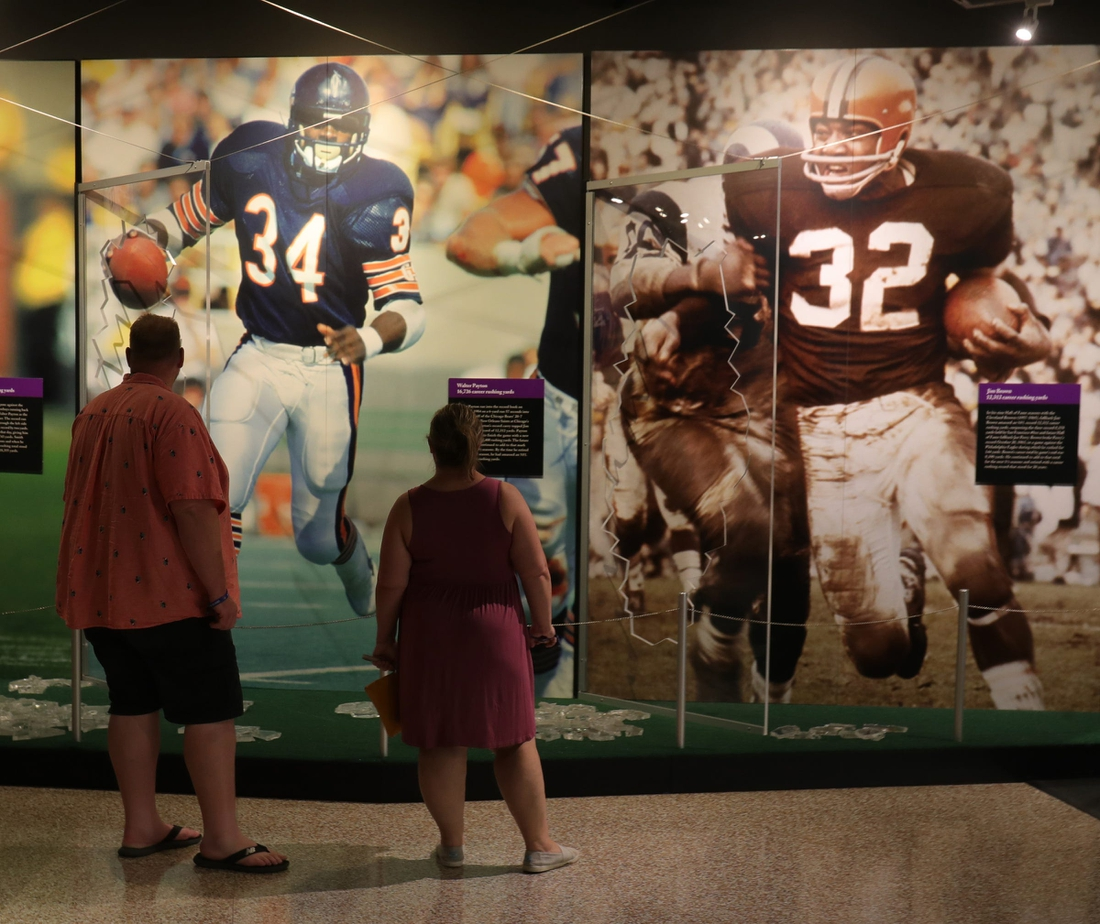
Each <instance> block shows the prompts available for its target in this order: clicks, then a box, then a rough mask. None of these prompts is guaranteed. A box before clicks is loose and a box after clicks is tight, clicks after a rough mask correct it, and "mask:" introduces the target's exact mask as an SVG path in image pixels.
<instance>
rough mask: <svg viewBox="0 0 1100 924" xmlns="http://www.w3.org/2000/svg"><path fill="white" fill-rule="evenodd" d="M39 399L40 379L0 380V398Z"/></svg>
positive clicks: (40, 390) (40, 391)
mask: <svg viewBox="0 0 1100 924" xmlns="http://www.w3.org/2000/svg"><path fill="white" fill-rule="evenodd" d="M41 397H42V380H41V379H0V398H41Z"/></svg>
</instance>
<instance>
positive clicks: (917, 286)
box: [726, 55, 1050, 709]
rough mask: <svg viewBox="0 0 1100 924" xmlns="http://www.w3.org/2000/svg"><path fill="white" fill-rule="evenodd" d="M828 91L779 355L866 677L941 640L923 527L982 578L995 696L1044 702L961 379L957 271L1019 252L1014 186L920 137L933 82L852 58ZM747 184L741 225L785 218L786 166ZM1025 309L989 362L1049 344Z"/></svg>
mask: <svg viewBox="0 0 1100 924" xmlns="http://www.w3.org/2000/svg"><path fill="white" fill-rule="evenodd" d="M811 97H812V98H811V119H810V127H811V129H812V131H813V147H812V148H811V149H810V150H809V151H807V152H805V153H804V154H803V155H802V157H801V158H799V157H788V158H787V159H786V160H785V161H784V163H783V166H782V169H783V176H782V184H783V188H782V206H781V207H782V211H781V215H780V221H781V226H780V232H779V238H780V239H779V246H780V248H781V251H780V252H781V256H782V270H781V274H780V298H779V309H780V319H779V325H780V326H779V349H780V358H781V361H782V363H783V365H784V368H785V370H786V374H787V379H788V383H789V386H790V392H791V394H792V398H793V400H794V402H795V403H796V404H798V405H799V406H800V411H799V429H800V436H801V444H802V452H803V459H804V464H805V469H806V483H807V501H808V505H809V513H810V530H811V534H812V543H813V553H814V560H815V562H816V565H817V572H818V575H819V577H820V580H821V586H822V590H823V591H824V593H825V597H826V599H827V601H828V603H829V605H830V606H831V607H832V609H833V612H834V613H835V614H836V619H837V622H838V623H839V624H840V626H841V629H842V633H843V638H844V644H845V648H846V649H847V651H848V654H849V657H851V659H852V661H853V663H854V664H855V666H856V668H857V669H858V670H859V671H860V673H862V674H864V675H866V676H868V677H888V676H890V675H892V674H895V673H899V674H902V673H903V674H904V675H906V676H913V674H914V673H915V672H916V670H915V669H917V668H919V665H920V661H921V660H923V658H924V653H925V649H926V645H927V642H926V637H925V629H924V626H923V625H922V624H921V621H920V616H919V615H916V616H912V617H909V618H907V616H906V608H905V599H904V593H903V587H902V581H901V577H900V571H899V566H898V560H899V559H898V553H899V550H900V545H901V524H902V523H903V522H904V523H907V524H908V525H909V527H910V528H911V529H912V531H913V532H914V533H915V534H916V536H917V538H918V539H919V540H920V543H921V545H922V546H923V547H924V550H925V553H926V554H927V555H928V557H929V559H930V560H931V561H932V563H933V564H934V565H935V567H936V570H937V571H938V572H939V573H940V575H941V576H942V577H943V579H944V581H945V583H946V584H947V587H948V588H949V589H950V591H951V593H952V595H953V596H954V595H956V594H957V593H958V591H959V590H961V589H963V588H967V589H969V591H970V602H971V604H972V605H973V606H974V607H975V609H973V610H972V611H971V618H970V623H969V626H968V628H969V633H970V642H971V646H972V648H973V651H974V656H975V660H976V661H977V663H978V667H979V669H980V670H981V672H982V675H983V677H984V678H985V680H986V682H987V683H988V685H989V688H990V692H991V694H992V697H993V701H994V704H995V705H996V706H997V707H998V708H1002V709H1005V708H1007V709H1041V708H1042V707H1043V698H1042V685H1041V683H1040V681H1039V678H1038V676H1037V674H1036V673H1035V661H1034V647H1033V644H1032V638H1031V629H1030V627H1029V625H1028V622H1027V618H1026V616H1025V615H1024V614H1023V613H1022V612H1019V610H1020V606H1019V604H1018V603H1017V602H1016V598H1015V596H1014V595H1013V591H1012V582H1011V579H1010V578H1009V575H1008V572H1007V571H1006V569H1005V566H1004V563H1003V562H1002V561H1001V559H1000V556H999V555H998V554H997V548H996V542H995V539H994V535H993V528H992V524H991V518H990V505H989V499H988V496H987V494H986V492H985V490H984V489H983V488H981V487H978V486H977V485H975V483H974V434H973V431H972V430H971V426H970V420H969V416H968V415H967V413H966V411H965V410H964V409H963V408H962V406H961V405H960V404H959V403H958V401H957V400H956V399H955V395H954V392H953V391H952V389H951V387H950V386H949V385H948V384H946V382H945V381H944V363H945V361H946V359H947V341H946V336H945V332H944V319H943V308H944V301H945V297H946V293H947V285H948V279H949V277H950V276H952V275H955V276H957V277H959V278H965V277H967V276H971V275H974V274H978V273H983V272H986V273H988V272H992V271H993V268H995V267H996V266H997V265H998V264H999V263H1000V262H1001V261H1002V260H1004V259H1005V257H1007V256H1008V254H1009V251H1010V249H1011V246H1012V236H1013V225H1012V182H1011V180H1010V179H1009V177H1008V175H1007V174H1006V173H1005V172H1004V171H1002V170H1001V169H1000V168H998V167H996V166H995V165H993V164H990V163H988V162H986V161H983V160H979V159H977V158H974V157H970V156H968V155H965V154H958V153H954V152H948V151H921V150H913V149H908V148H907V145H908V142H909V138H910V133H911V127H912V120H913V119H914V117H915V115H916V89H915V86H914V83H913V80H912V78H911V77H910V76H909V74H908V73H907V72H906V71H905V70H904V68H902V67H900V66H899V65H897V64H894V63H892V62H890V61H887V60H885V59H883V58H879V57H876V56H871V55H863V56H851V57H848V58H845V59H842V60H840V61H837V62H835V63H834V64H832V65H830V66H829V67H827V68H825V70H823V71H822V72H821V73H820V74H819V75H818V76H817V78H816V79H815V80H814V83H813V86H812V89H811ZM733 191H734V187H732V186H728V188H727V197H726V198H727V202H726V207H727V210H728V214H729V218H730V225H731V227H732V228H733V230H734V231H735V232H736V233H738V234H739V235H741V236H743V237H746V238H749V239H752V238H753V235H754V234H763V233H766V232H768V231H772V230H774V228H775V215H776V202H775V195H776V194H775V181H774V180H770V181H762V182H760V183H759V184H758V186H757V189H756V190H754V191H749V192H746V190H745V184H744V183H741V184H738V185H737V187H736V195H730V193H731V192H733ZM755 243H756V245H757V246H758V249H760V250H761V251H763V250H765V246H764V245H765V243H767V244H769V245H771V241H770V239H769V240H768V241H767V242H765V241H764V239H763V238H758V239H757V240H756V241H755ZM771 246H774V245H771ZM1017 316H1018V317H1020V327H1019V330H1013V329H1011V328H1010V327H1009V326H1008V325H1007V324H1001V325H1000V326H999V327H997V326H995V331H994V336H986V335H984V334H981V333H978V334H976V335H975V337H974V338H973V339H972V340H971V341H968V342H967V344H966V348H967V350H968V352H969V353H970V355H971V357H972V358H973V359H974V360H975V361H976V363H977V365H978V369H979V371H980V372H981V373H982V374H983V375H986V376H989V377H992V378H997V377H1002V376H1004V375H1006V374H1007V373H1008V372H1009V371H1011V370H1012V369H1013V368H1015V367H1017V366H1022V365H1026V364H1028V363H1031V362H1035V361H1036V360H1039V359H1042V358H1044V357H1045V356H1046V355H1047V352H1048V351H1049V349H1050V340H1049V337H1048V335H1047V332H1046V328H1045V327H1044V326H1043V324H1042V323H1041V322H1040V321H1039V320H1038V319H1037V318H1036V316H1035V315H1034V314H1032V313H1031V312H1030V311H1023V312H1021V313H1019V314H1018V315H1017Z"/></svg>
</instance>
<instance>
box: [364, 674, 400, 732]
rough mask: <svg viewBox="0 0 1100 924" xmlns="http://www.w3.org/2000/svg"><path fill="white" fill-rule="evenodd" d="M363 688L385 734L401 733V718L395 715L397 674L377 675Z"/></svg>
mask: <svg viewBox="0 0 1100 924" xmlns="http://www.w3.org/2000/svg"><path fill="white" fill-rule="evenodd" d="M363 689H364V691H365V692H366V694H367V696H369V697H370V701H371V702H372V703H374V708H375V709H377V710H378V715H379V718H381V719H382V724H383V725H384V726H385V728H386V734H387V735H389V736H390V737H391V738H392V737H393V736H394V735H399V734H401V720H400V719H399V718H398V717H397V674H395V673H389V674H386V675H385V676H383V677H379V678H378V679H377V680H376V681H374V683H369V684H367V685H366V686H365V687H364V688H363Z"/></svg>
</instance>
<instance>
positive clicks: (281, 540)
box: [82, 54, 583, 753]
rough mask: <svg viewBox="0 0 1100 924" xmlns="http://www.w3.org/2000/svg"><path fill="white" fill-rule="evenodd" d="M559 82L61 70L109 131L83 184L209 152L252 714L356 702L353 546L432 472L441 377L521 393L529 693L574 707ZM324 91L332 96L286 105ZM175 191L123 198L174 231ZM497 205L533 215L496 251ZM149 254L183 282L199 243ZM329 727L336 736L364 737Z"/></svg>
mask: <svg viewBox="0 0 1100 924" xmlns="http://www.w3.org/2000/svg"><path fill="white" fill-rule="evenodd" d="M337 62H339V63H337ZM582 72H583V69H582V59H581V56H579V55H540V54H535V55H517V56H511V57H509V58H506V59H500V60H494V61H490V60H487V59H482V58H480V57H479V56H476V55H467V56H462V58H461V59H460V57H459V56H457V55H456V56H453V57H452V56H445V57H443V58H438V59H436V58H429V59H423V60H418V59H413V58H404V57H401V56H396V55H394V56H357V57H341V58H339V59H328V58H324V57H310V58H279V59H270V58H267V59H224V60H195V59H192V60H187V61H148V60H142V61H114V62H105V61H89V62H84V63H83V64H82V74H83V81H84V83H85V86H86V88H87V92H86V93H85V96H84V110H83V113H82V115H83V119H84V124H85V125H87V126H88V127H89V128H93V129H96V130H97V131H103V132H107V133H108V135H109V137H105V138H100V137H99V136H96V139H97V140H96V141H95V142H94V143H88V144H86V145H85V147H84V167H85V176H86V177H94V176H101V175H103V174H104V171H105V170H108V169H109V167H110V164H111V163H112V162H113V161H115V160H118V159H122V158H125V159H128V160H129V162H131V163H132V164H133V165H134V169H135V171H136V170H139V169H143V167H144V166H147V165H149V164H150V163H151V164H154V165H155V164H156V163H157V162H158V156H157V155H153V156H152V157H150V156H149V150H150V149H152V150H153V151H158V150H159V151H160V155H159V161H160V162H161V163H164V164H167V163H177V162H179V161H180V160H190V159H193V158H196V157H199V158H209V159H210V162H211V178H210V189H211V193H210V200H209V201H210V207H211V211H212V221H213V224H214V225H215V226H216V230H214V232H213V233H212V234H211V235H210V243H209V249H210V263H209V265H210V271H211V297H212V300H213V302H214V305H213V308H212V310H211V312H210V316H211V329H212V334H211V361H210V364H209V373H210V377H211V385H210V395H211V398H210V400H209V401H208V409H209V414H210V423H211V433H212V435H213V437H214V441H215V444H216V445H217V446H218V449H219V451H220V452H221V454H222V456H223V458H225V460H226V462H227V464H228V466H229V469H230V483H231V492H232V493H233V496H232V497H231V507H232V508H233V512H234V514H237V515H239V530H240V532H239V535H240V537H241V550H240V555H239V557H238V564H239V571H240V578H241V590H242V613H243V618H242V621H241V623H240V624H239V626H238V628H237V630H236V631H235V632H234V638H235V644H236V647H237V656H238V662H239V665H240V669H241V676H242V681H243V683H244V685H245V686H246V688H248V689H249V692H248V693H246V696H247V697H248V698H250V699H253V698H255V699H256V700H257V703H258V706H257V708H259V706H260V704H262V703H263V702H274V701H276V700H278V702H280V703H282V702H290V701H293V702H294V703H295V704H296V705H294V706H292V707H288V708H286V709H284V710H281V713H280V714H282V715H284V716H287V715H295V716H306V715H308V714H309V712H310V710H311V709H314V708H320V709H323V710H324V711H325V713H326V714H327V715H330V716H331V715H332V714H333V709H334V708H335V706H336V705H337V704H339V703H340V702H341V701H342V700H348V701H363V700H365V699H366V697H365V695H364V694H363V686H364V684H365V683H367V682H369V681H371V680H373V679H375V678H376V677H377V671H376V670H375V668H374V667H373V666H372V665H371V664H369V663H367V662H365V661H364V660H363V658H362V655H363V654H364V653H369V652H370V651H371V650H372V649H373V647H374V641H375V624H374V621H373V618H370V617H372V616H373V612H374V604H373V595H372V593H371V579H370V567H371V566H370V564H369V563H368V560H367V558H368V555H369V556H370V558H372V559H373V560H374V562H375V563H377V561H378V552H379V547H380V544H381V538H382V527H383V524H384V523H385V521H386V517H387V515H388V513H389V511H390V508H391V506H392V505H393V503H394V501H395V500H396V499H397V498H398V497H400V496H401V495H402V494H403V493H404V492H406V491H407V490H408V489H409V488H411V487H413V486H414V485H416V484H418V483H420V482H423V481H425V480H426V479H427V478H428V477H429V476H430V475H431V472H432V463H431V457H430V455H429V453H428V451H427V448H426V444H425V439H424V437H425V434H426V433H427V429H428V423H429V421H430V419H431V416H432V414H433V412H434V411H435V410H436V409H438V408H439V407H440V406H442V405H444V404H446V403H447V402H448V400H449V395H450V394H451V388H450V387H449V385H450V383H452V382H454V381H458V380H461V381H462V382H474V383H481V382H484V381H486V380H508V379H513V380H515V379H523V380H530V381H529V382H526V383H525V385H524V386H523V387H524V388H526V387H528V386H530V388H532V389H534V390H537V391H538V394H539V396H540V398H541V404H542V409H543V415H542V417H543V421H544V427H543V430H542V432H541V433H540V434H539V437H540V438H539V439H538V440H533V442H535V443H537V444H538V452H537V453H536V454H537V456H538V461H539V462H540V463H541V464H542V476H541V477H524V478H519V477H515V478H513V477H511V476H508V477H509V480H512V481H514V482H515V483H516V484H517V486H518V487H519V489H520V491H521V492H522V493H523V494H524V496H525V498H526V499H527V501H528V503H529V504H530V506H531V507H532V509H533V510H534V512H535V515H536V518H537V519H538V520H539V525H540V534H541V535H542V536H543V538H544V539H545V540H546V544H545V546H544V548H545V551H546V554H547V558H548V559H549V560H550V564H551V570H552V574H553V576H554V615H555V621H556V622H557V623H558V625H559V634H560V635H561V637H562V638H563V639H564V640H565V642H564V644H563V645H561V646H560V647H558V648H556V649H554V650H553V651H551V652H539V654H540V656H542V657H540V659H539V660H538V661H537V663H536V665H535V671H536V690H537V693H538V695H539V696H562V697H570V696H572V693H573V656H572V638H571V628H572V627H571V622H572V612H573V603H574V601H573V589H572V576H573V573H574V571H575V566H574V564H573V558H574V556H575V548H574V545H575V543H574V542H573V541H572V536H573V532H574V520H575V512H574V507H575V503H574V500H575V498H574V494H575V485H576V454H577V440H576V419H577V399H578V394H579V388H578V385H579V380H580V366H581V351H580V346H579V338H580V334H579V325H578V323H577V321H576V319H577V316H578V315H579V314H580V305H581V303H582V299H583V274H582V272H581V268H580V266H579V264H578V262H577V260H578V258H579V257H580V248H579V244H578V241H579V239H580V238H581V237H582V236H583V219H582V215H581V211H580V202H581V199H582V195H583V188H582V179H581V174H580V164H581V163H582V161H583V152H582V150H581V146H580V126H579V122H580V118H579V116H578V115H577V112H578V110H579V108H580V106H581V92H580V84H581V75H582ZM318 75H320V78H321V83H320V84H318V83H317V82H316V81H317V79H319V78H318ZM310 81H314V82H313V83H310ZM326 81H332V82H331V84H330V83H327V82H326ZM326 87H327V88H329V89H335V90H338V91H339V92H337V93H335V95H333V94H329V96H328V97H326V98H325V100H323V101H322V100H318V99H314V102H325V105H323V106H321V105H318V106H313V107H312V108H311V107H304V108H303V105H301V103H302V101H303V100H306V99H308V98H311V97H310V93H311V92H312V93H316V92H320V90H321V89H323V88H326ZM510 88H515V92H512V90H511V89H510ZM326 92H327V90H326ZM292 93H293V94H294V98H295V99H297V100H298V101H299V104H300V105H298V106H295V107H292V106H291V95H292ZM330 97H331V98H330ZM165 99H170V100H172V105H170V106H166V105H164V104H163V101H164V100H165ZM340 107H342V111H341V112H340V113H337V112H336V110H337V109H339V108H340ZM334 115H339V116H340V118H339V120H338V122H337V123H334V125H333V128H332V131H335V132H336V135H335V136H333V137H328V135H329V130H328V129H326V127H325V125H324V124H319V123H325V122H327V121H330V120H331V117H332V116H334ZM345 119H346V121H345ZM120 122H122V123H124V124H125V126H126V127H127V129H128V130H127V131H125V132H119V131H118V125H119V123H120ZM150 126H151V127H152V131H150V130H149V127H150ZM345 131H346V132H347V133H348V134H349V135H350V136H351V137H350V138H346V139H345V138H344V137H343V135H342V134H341V133H343V132H345ZM192 188H193V187H191V186H190V185H189V184H179V183H177V184H176V185H175V186H173V187H171V188H169V187H168V186H167V184H165V183H164V182H161V183H159V184H158V185H157V187H156V188H155V189H149V190H144V191H140V198H139V199H138V202H137V204H135V205H132V206H131V208H132V209H133V211H134V212H136V213H138V214H142V215H151V216H153V217H158V216H159V217H160V218H161V219H164V220H165V223H166V224H167V226H168V227H169V229H170V230H173V229H178V230H182V231H184V232H186V231H187V229H188V226H192V225H193V221H194V219H195V218H196V217H197V218H198V219H199V220H201V219H202V218H203V216H202V214H201V211H200V210H199V209H198V204H199V203H198V201H197V200H196V199H195V197H194V196H192V195H190V191H191V189H192ZM200 198H201V197H200ZM505 200H506V201H507V203H515V202H516V201H517V200H518V201H520V202H522V203H523V204H524V205H525V207H526V208H528V209H529V210H530V209H532V208H533V209H536V210H537V209H539V208H540V207H541V208H542V211H541V213H540V215H541V220H542V223H543V224H545V225H547V227H546V228H543V229H541V230H540V233H539V234H538V240H535V241H533V242H532V243H530V244H528V246H527V249H526V250H523V251H522V253H521V252H520V247H521V245H522V244H523V242H524V239H525V238H527V237H529V236H530V234H531V231H532V228H533V227H534V226H532V227H528V228H526V230H525V231H524V234H523V235H522V236H521V238H520V239H518V240H516V241H514V242H512V243H513V244H514V248H512V249H509V248H508V247H506V248H503V249H502V250H501V251H500V252H499V253H497V252H495V251H494V248H495V247H496V244H498V243H500V240H499V238H496V237H494V228H493V227H490V229H489V232H490V233H488V234H486V233H485V230H484V229H485V226H486V220H487V219H490V221H489V222H488V224H489V225H490V226H491V225H492V221H491V219H492V218H493V214H492V213H493V208H494V203H498V202H501V201H505ZM168 207H172V211H173V215H172V216H166V215H165V214H164V210H165V209H166V208H168ZM90 208H91V206H90ZM547 212H549V213H550V217H549V218H548V217H547ZM169 218H170V219H171V220H168V219H169ZM109 229H110V233H111V234H114V235H117V234H118V233H119V220H118V219H117V218H114V219H113V223H111V224H110V225H109ZM547 238H550V240H552V241H554V242H555V244H556V245H557V246H559V247H560V248H561V250H560V253H559V254H558V256H557V257H556V259H551V260H550V261H549V262H548V261H546V260H543V259H541V256H540V254H538V253H537V250H538V244H539V241H541V240H545V239H547ZM548 244H549V241H548ZM171 249H172V253H173V257H174V259H175V261H176V264H177V267H183V266H186V267H187V268H188V273H189V274H190V272H191V264H190V263H188V262H187V261H191V260H195V259H197V257H196V256H195V254H194V251H195V250H196V249H197V247H195V246H188V247H183V248H182V249H180V248H178V247H176V246H173V247H172V248H171ZM532 249H534V251H536V253H535V254H534V258H533V259H532ZM89 250H90V252H91V251H92V250H93V249H92V248H89ZM509 255H510V256H511V257H512V259H508V257H509ZM521 258H522V259H521ZM414 267H415V269H414ZM198 270H199V267H198V266H197V265H196V267H195V271H198ZM200 283H201V280H200ZM192 288H193V289H199V290H201V284H196V283H195V282H194V280H192ZM223 305H224V308H223V307H221V306H223ZM421 305H422V306H423V311H422V312H421ZM387 319H388V320H387ZM318 324H324V325H325V326H326V327H331V328H332V329H333V330H336V331H339V332H343V331H345V329H346V328H350V330H351V334H350V335H348V339H347V342H348V343H350V344H351V345H352V346H353V347H354V345H355V344H356V343H360V344H361V347H362V351H363V355H359V354H358V353H355V355H353V354H348V355H346V356H344V359H345V360H347V361H346V362H341V361H335V362H333V361H331V357H330V356H329V355H328V351H327V350H326V345H325V341H324V337H325V336H326V335H325V334H323V333H322V332H320V331H319V330H318V327H317V325H318ZM421 331H422V333H421ZM242 338H243V340H242ZM115 339H116V340H117V339H118V338H117V336H116V337H115ZM395 347H396V348H395ZM359 360H364V361H362V362H360V361H359ZM89 364H90V368H91V374H92V375H94V373H95V372H96V367H95V364H94V362H93V361H92V360H89ZM227 364H228V365H227ZM116 365H117V363H116ZM279 370H282V372H280V371H279ZM284 373H285V374H284ZM107 374H108V375H111V374H113V372H112V371H111V370H110V369H108V370H107ZM310 383H312V384H310ZM513 384H514V383H513ZM507 387H509V386H501V387H500V388H504V390H507ZM493 388H495V389H497V390H498V391H500V388H498V387H497V386H493ZM257 402H259V404H262V407H259V406H257ZM345 553H347V556H348V557H347V558H345ZM337 560H339V564H336V562H337ZM334 564H336V566H335V567H334ZM364 617H367V618H364ZM264 691H266V692H264ZM265 696H266V697H269V698H268V699H265ZM284 697H285V698H286V699H283V698H284ZM305 703H308V704H309V705H308V706H307V705H303V704H305ZM315 704H318V705H315ZM345 712H347V710H345ZM349 714H354V710H353V711H352V713H349ZM246 720H247V719H246ZM295 721H297V720H295ZM301 721H302V722H303V724H306V723H307V720H305V719H302V720H301ZM338 721H339V723H341V724H340V726H339V727H340V728H341V729H346V731H347V732H348V733H349V740H351V738H352V737H357V733H361V731H362V728H363V725H362V723H353V722H351V721H350V719H347V717H346V715H345V714H344V713H341V714H340V716H339V717H338ZM314 731H315V730H314V729H310V734H314ZM372 745H373V739H372ZM340 746H341V747H342V746H343V744H342V742H341V743H340ZM333 747H336V743H333ZM327 752H328V747H327V744H325V745H324V746H323V747H321V749H320V751H319V753H327Z"/></svg>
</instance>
